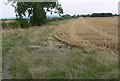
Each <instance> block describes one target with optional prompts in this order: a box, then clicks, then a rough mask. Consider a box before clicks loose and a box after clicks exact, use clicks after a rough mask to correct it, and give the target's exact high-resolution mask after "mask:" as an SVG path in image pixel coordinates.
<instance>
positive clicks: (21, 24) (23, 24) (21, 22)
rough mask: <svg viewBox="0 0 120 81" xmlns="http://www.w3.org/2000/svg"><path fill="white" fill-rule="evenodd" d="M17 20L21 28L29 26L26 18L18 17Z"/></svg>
mask: <svg viewBox="0 0 120 81" xmlns="http://www.w3.org/2000/svg"><path fill="white" fill-rule="evenodd" d="M17 21H18V22H19V23H20V27H21V28H29V23H28V20H27V19H23V18H21V19H20V18H19V19H17Z"/></svg>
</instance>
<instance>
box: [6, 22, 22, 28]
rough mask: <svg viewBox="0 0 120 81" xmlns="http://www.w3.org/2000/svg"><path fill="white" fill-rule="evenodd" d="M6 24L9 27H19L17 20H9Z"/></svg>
mask: <svg viewBox="0 0 120 81" xmlns="http://www.w3.org/2000/svg"><path fill="white" fill-rule="evenodd" d="M8 26H9V27H10V28H13V29H16V28H20V23H19V22H18V21H13V22H9V23H8Z"/></svg>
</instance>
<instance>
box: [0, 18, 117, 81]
mask: <svg viewBox="0 0 120 81" xmlns="http://www.w3.org/2000/svg"><path fill="white" fill-rule="evenodd" d="M117 27H118V26H117V17H111V18H109V17H108V18H73V19H68V20H60V21H54V22H51V23H48V24H47V25H44V26H36V27H31V28H28V29H9V30H3V32H2V59H3V66H2V67H3V78H4V79H31V78H32V79H114V78H118V57H117V48H118V47H117V39H118V36H117V33H118V31H117V30H118V29H117Z"/></svg>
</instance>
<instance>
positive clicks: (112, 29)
mask: <svg viewBox="0 0 120 81" xmlns="http://www.w3.org/2000/svg"><path fill="white" fill-rule="evenodd" d="M117 25H118V24H117V17H113V18H78V19H73V20H70V21H69V22H67V23H65V24H62V25H60V26H59V27H58V28H57V30H56V31H55V33H54V37H55V38H57V39H58V40H60V41H62V42H64V43H67V44H70V45H73V46H78V47H82V48H87V49H88V48H90V49H95V48H99V49H101V50H109V51H110V50H112V51H113V52H115V53H116V52H117V48H118V47H117V45H118V44H117V43H118V26H117Z"/></svg>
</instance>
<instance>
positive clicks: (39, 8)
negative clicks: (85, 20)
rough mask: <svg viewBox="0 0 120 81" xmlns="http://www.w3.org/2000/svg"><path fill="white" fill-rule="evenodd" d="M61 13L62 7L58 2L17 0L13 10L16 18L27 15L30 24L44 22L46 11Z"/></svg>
mask: <svg viewBox="0 0 120 81" xmlns="http://www.w3.org/2000/svg"><path fill="white" fill-rule="evenodd" d="M53 9H55V11H54V13H57V14H59V15H60V14H62V13H63V9H62V7H61V5H59V3H58V2H39V3H38V2H37V3H35V2H33V3H30V2H17V5H16V6H15V12H16V16H17V18H23V16H26V15H28V17H30V24H31V25H38V26H39V25H42V24H45V23H46V12H50V13H51V14H52V13H53Z"/></svg>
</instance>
